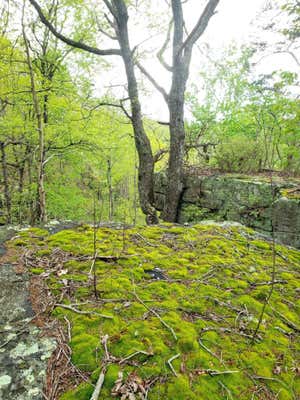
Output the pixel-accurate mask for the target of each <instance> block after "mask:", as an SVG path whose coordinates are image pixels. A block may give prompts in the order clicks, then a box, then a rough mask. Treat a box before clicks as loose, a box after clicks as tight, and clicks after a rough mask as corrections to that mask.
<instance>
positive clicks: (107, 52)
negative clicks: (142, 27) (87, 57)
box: [29, 0, 121, 56]
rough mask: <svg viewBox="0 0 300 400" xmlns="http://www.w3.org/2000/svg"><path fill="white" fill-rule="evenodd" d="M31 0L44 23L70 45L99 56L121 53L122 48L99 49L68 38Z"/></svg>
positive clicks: (31, 0)
mask: <svg viewBox="0 0 300 400" xmlns="http://www.w3.org/2000/svg"><path fill="white" fill-rule="evenodd" d="M29 1H30V3H31V4H32V5H33V7H34V8H35V9H36V11H37V12H38V15H39V17H40V20H41V21H42V23H43V24H44V25H45V26H46V27H47V28H48V29H49V31H50V32H52V33H53V35H54V36H56V37H57V38H58V39H60V40H61V41H62V42H64V43H66V44H68V45H69V46H72V47H75V48H77V49H81V50H84V51H87V52H88V53H93V54H97V55H99V56H111V55H117V56H120V55H121V51H120V49H103V50H101V49H98V48H97V47H92V46H89V45H87V44H85V43H82V42H77V41H75V40H73V39H70V38H67V37H66V36H64V35H62V34H61V33H60V32H58V31H57V30H56V29H55V27H54V26H53V25H52V24H51V22H49V21H48V19H47V18H46V17H45V15H44V13H43V11H42V9H41V7H40V6H39V4H38V3H37V2H36V1H35V0H29Z"/></svg>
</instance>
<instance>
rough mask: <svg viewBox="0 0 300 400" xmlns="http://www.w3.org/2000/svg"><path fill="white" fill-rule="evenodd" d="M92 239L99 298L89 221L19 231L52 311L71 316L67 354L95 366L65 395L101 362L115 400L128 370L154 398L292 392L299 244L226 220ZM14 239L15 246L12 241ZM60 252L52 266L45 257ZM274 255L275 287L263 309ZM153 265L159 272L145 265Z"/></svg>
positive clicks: (107, 232)
mask: <svg viewBox="0 0 300 400" xmlns="http://www.w3.org/2000/svg"><path fill="white" fill-rule="evenodd" d="M96 239H97V240H96V243H97V254H98V256H99V257H101V256H102V258H101V259H99V260H97V261H96V263H95V274H96V288H97V297H98V299H97V300H96V299H95V293H94V285H93V279H91V276H90V274H89V272H90V268H91V265H92V259H91V256H92V254H93V231H92V229H91V228H88V227H86V228H85V229H84V230H82V229H80V228H79V229H75V230H68V231H63V232H60V233H57V234H55V235H52V236H44V238H43V241H41V240H38V242H36V238H34V237H32V235H31V233H30V232H28V234H27V235H26V234H23V235H22V240H24V241H25V242H26V243H27V244H28V245H30V243H31V241H32V240H33V241H35V242H34V249H33V251H34V254H33V257H35V265H36V267H35V268H34V270H33V271H32V272H33V273H38V272H40V269H39V268H41V267H40V265H39V264H40V263H43V260H44V257H48V260H49V267H47V268H46V267H43V269H42V270H43V271H44V272H45V276H46V277H47V282H48V285H49V287H50V288H51V290H52V291H53V292H54V293H55V294H57V295H58V296H59V295H60V293H64V297H63V299H62V300H61V302H63V303H64V305H65V306H66V307H56V308H55V309H54V311H53V316H54V317H56V318H59V319H61V320H62V322H64V323H65V318H64V317H67V319H68V321H69V322H70V326H71V336H72V340H71V342H70V347H71V349H72V361H73V363H74V364H75V365H76V366H77V367H78V368H80V369H81V370H83V371H85V373H88V374H90V383H91V384H90V383H88V382H86V383H83V384H82V385H80V386H79V387H78V388H76V389H74V390H71V391H68V392H67V393H65V394H64V395H63V396H62V397H61V399H62V400H72V399H76V400H77V399H81V400H89V398H90V397H91V393H92V391H93V386H92V383H95V382H96V380H97V378H98V376H99V373H100V370H101V368H102V366H103V364H108V365H107V367H108V369H107V373H106V377H105V382H104V386H103V389H102V391H101V398H103V399H113V398H115V397H114V396H113V395H112V390H113V388H114V387H115V383H116V381H117V380H118V379H119V376H120V375H119V373H122V374H123V375H122V384H124V387H127V388H130V387H131V386H130V384H129V383H130V381H131V380H132V379H133V378H134V379H136V381H138V382H140V384H141V385H143V386H144V387H145V388H148V389H149V393H148V399H149V400H159V399H166V400H174V399H178V400H183V399H195V400H196V399H204V400H208V399H212V400H218V399H219V400H221V399H224V398H234V399H239V400H248V399H249V398H258V399H259V398H260V399H267V398H268V399H274V400H275V399H277V398H282V399H287V400H293V399H295V398H297V395H298V393H299V376H298V371H299V364H298V363H299V359H300V357H299V355H300V344H299V340H298V335H299V330H300V321H299V310H300V301H299V299H298V297H297V293H298V289H297V288H299V286H300V275H299V273H300V271H299V265H300V251H297V250H295V249H289V248H287V247H284V246H280V245H276V247H275V248H274V249H273V246H272V244H270V242H267V241H264V240H261V239H260V238H259V237H258V236H257V234H256V233H255V232H254V231H252V230H251V229H249V228H244V227H241V226H234V225H230V224H228V225H227V226H221V225H218V224H212V223H210V224H208V223H206V224H198V225H195V226H193V227H183V226H171V225H163V226H156V227H149V228H145V227H136V228H130V229H127V230H126V231H123V230H118V229H109V228H103V229H99V230H97V237H96ZM17 240H18V239H16V240H15V241H12V242H11V243H10V245H11V246H15V247H16V249H18V248H19V246H18V241H17ZM43 249H44V250H45V249H47V250H48V253H46V252H45V251H41V250H43ZM58 249H60V251H61V252H62V254H64V257H62V260H63V261H62V262H61V264H60V265H59V266H58V265H57V264H55V260H56V258H55V257H52V254H56V257H57V254H58ZM47 254H48V255H47ZM274 255H275V284H274V289H273V293H272V296H271V298H270V300H269V302H268V304H267V306H266V307H265V309H264V303H265V301H266V298H267V297H268V294H269V291H270V288H271V285H270V281H271V279H272V271H273V266H274V265H273V262H274ZM112 256H113V257H112ZM105 257H107V258H105ZM52 263H53V264H52ZM43 265H44V266H45V265H47V263H43ZM155 269H156V271H159V272H160V274H159V275H158V276H159V277H160V278H159V279H153V276H152V275H151V274H149V273H148V272H147V271H149V270H155ZM61 271H63V272H64V273H63V274H62V273H61ZM68 307H69V308H68ZM70 307H71V308H70ZM72 307H73V309H74V310H72ZM263 309H264V314H263V316H262V318H261V323H260V325H259V329H258V332H257V334H256V335H255V331H256V328H257V326H258V322H259V320H260V317H261V313H262V310H263ZM76 310H77V312H76ZM106 335H107V337H108V340H107V351H108V353H109V355H110V358H109V359H107V354H106V350H105V347H104V345H103V337H106ZM174 356H176V357H175V358H174ZM172 359H173V361H172V362H171V365H172V368H173V370H171V368H170V360H172ZM174 374H176V376H174ZM126 384H128V385H127V386H126ZM128 390H131V389H128Z"/></svg>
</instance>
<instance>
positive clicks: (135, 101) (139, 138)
mask: <svg viewBox="0 0 300 400" xmlns="http://www.w3.org/2000/svg"><path fill="white" fill-rule="evenodd" d="M112 4H113V6H114V14H115V24H116V34H117V38H118V42H119V44H120V48H121V56H122V59H123V62H124V66H125V70H126V76H127V83H128V94H129V98H130V104H131V122H132V126H133V131H134V140H135V145H136V149H137V153H138V157H139V174H138V187H139V195H140V205H141V208H142V211H143V213H144V214H145V215H146V222H147V224H157V223H158V218H157V214H156V210H155V208H154V205H153V203H154V193H153V174H154V160H153V154H152V149H151V144H150V140H149V138H148V137H147V135H146V133H145V129H144V126H143V119H142V113H141V104H140V100H139V94H138V85H137V80H136V76H135V70H134V60H133V52H132V50H131V49H130V45H129V37H128V13H127V6H126V4H125V1H124V0H113V1H112Z"/></svg>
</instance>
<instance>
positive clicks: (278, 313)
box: [270, 307, 300, 332]
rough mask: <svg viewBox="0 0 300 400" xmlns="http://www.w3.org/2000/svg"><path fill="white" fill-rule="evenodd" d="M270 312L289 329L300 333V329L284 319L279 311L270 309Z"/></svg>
mask: <svg viewBox="0 0 300 400" xmlns="http://www.w3.org/2000/svg"><path fill="white" fill-rule="evenodd" d="M270 308H271V310H272V311H273V312H274V313H275V314H277V315H278V316H279V317H280V318H281V319H282V320H283V322H284V323H285V324H286V325H287V326H288V327H289V328H291V329H293V330H294V331H296V332H300V328H299V327H298V326H297V325H295V324H294V322H292V321H290V320H289V319H287V318H286V316H284V315H283V314H281V313H280V312H279V311H277V310H275V308H273V307H270Z"/></svg>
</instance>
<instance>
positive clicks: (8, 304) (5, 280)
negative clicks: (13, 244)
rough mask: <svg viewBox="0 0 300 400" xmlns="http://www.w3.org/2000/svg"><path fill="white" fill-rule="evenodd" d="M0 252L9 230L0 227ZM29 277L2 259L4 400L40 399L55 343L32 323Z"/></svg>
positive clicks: (0, 396) (0, 398)
mask: <svg viewBox="0 0 300 400" xmlns="http://www.w3.org/2000/svg"><path fill="white" fill-rule="evenodd" d="M0 231H1V232H0V251H1V253H2V254H3V253H4V246H3V242H4V240H5V238H6V237H7V231H4V229H3V228H0ZM28 286H29V277H28V275H27V274H24V273H22V274H16V272H15V270H14V267H13V265H10V264H3V263H2V264H1V260H0V400H8V399H9V400H40V399H43V398H44V397H43V395H42V388H43V385H44V381H45V375H46V368H47V360H48V359H49V358H50V356H51V354H52V352H53V350H54V348H55V342H54V340H52V339H49V338H45V337H44V338H43V337H41V332H40V330H39V329H38V328H37V327H35V326H34V325H33V324H31V320H32V317H33V315H34V313H33V311H32V308H31V304H30V301H29V292H28Z"/></svg>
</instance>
